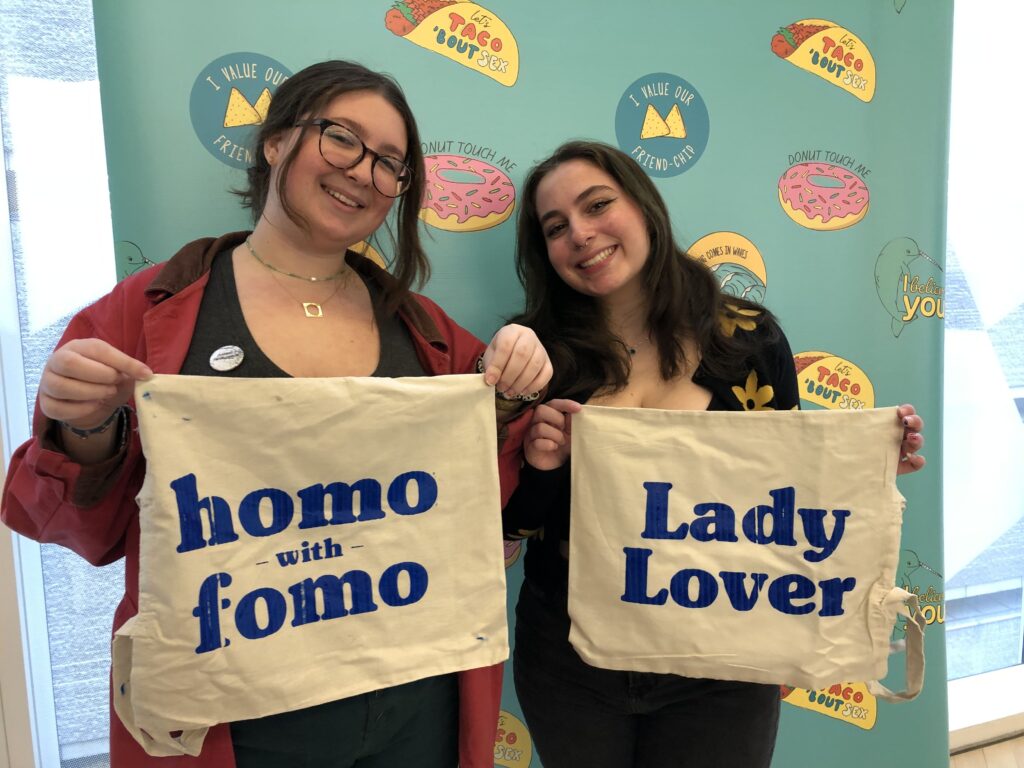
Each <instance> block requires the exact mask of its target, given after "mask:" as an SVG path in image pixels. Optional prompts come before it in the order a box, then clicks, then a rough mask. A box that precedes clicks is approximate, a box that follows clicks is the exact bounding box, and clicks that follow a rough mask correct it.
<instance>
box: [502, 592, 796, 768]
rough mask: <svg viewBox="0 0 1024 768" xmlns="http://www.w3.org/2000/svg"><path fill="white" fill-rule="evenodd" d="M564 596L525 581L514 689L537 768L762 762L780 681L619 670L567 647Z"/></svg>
mask: <svg viewBox="0 0 1024 768" xmlns="http://www.w3.org/2000/svg"><path fill="white" fill-rule="evenodd" d="M568 637H569V616H568V613H567V611H566V608H565V597H564V595H563V596H561V598H560V599H555V600H549V599H545V598H544V597H543V596H542V595H541V594H540V593H539V592H538V591H537V590H536V588H535V587H532V586H531V585H530V583H529V582H528V581H527V582H524V583H523V588H522V590H521V592H520V594H519V604H518V605H517V606H516V644H515V655H514V668H513V672H514V677H515V683H516V694H517V695H518V697H519V703H520V705H521V706H522V709H523V714H524V715H525V718H526V725H527V727H528V728H529V729H530V735H531V736H532V737H533V743H534V747H535V748H536V749H537V754H538V755H539V757H540V759H541V761H542V762H543V764H544V768H582V766H586V768H674V767H676V766H679V768H768V766H769V765H770V764H771V759H772V752H773V751H774V749H775V735H776V732H777V731H778V724H779V701H780V695H779V687H778V686H775V685H758V684H755V683H737V682H727V681H721V680H701V679H695V678H687V677H679V676H678V675H658V674H651V673H646V672H618V671H614V670H606V669H598V668H597V667H591V666H589V665H588V664H586V663H584V662H583V661H582V660H581V659H580V657H579V656H578V655H577V653H576V651H574V650H573V648H572V646H571V645H569V640H568Z"/></svg>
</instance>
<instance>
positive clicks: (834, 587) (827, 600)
mask: <svg viewBox="0 0 1024 768" xmlns="http://www.w3.org/2000/svg"><path fill="white" fill-rule="evenodd" d="M818 586H819V587H821V610H820V611H818V615H819V616H842V615H843V613H844V611H843V594H844V593H846V592H852V591H853V589H854V587H856V586H857V580H856V579H855V578H853V577H852V576H848V577H847V578H845V579H826V580H825V581H819V582H818Z"/></svg>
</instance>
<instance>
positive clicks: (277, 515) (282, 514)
mask: <svg viewBox="0 0 1024 768" xmlns="http://www.w3.org/2000/svg"><path fill="white" fill-rule="evenodd" d="M263 499H270V512H271V521H270V525H264V524H263V518H262V517H260V504H261V503H262V502H263ZM294 514H295V506H294V504H293V503H292V497H291V496H289V495H288V494H287V493H285V492H284V491H282V490H281V489H280V488H261V489H260V490H258V491H252V492H251V493H248V494H246V496H245V498H244V499H242V503H241V504H239V505H238V522H240V523H241V524H242V527H243V528H244V529H245V532H246V533H248V534H249V535H250V536H273V535H274V534H275V533H280V532H281V531H283V530H284V529H285V528H287V527H288V525H289V524H290V523H291V521H292V515H294Z"/></svg>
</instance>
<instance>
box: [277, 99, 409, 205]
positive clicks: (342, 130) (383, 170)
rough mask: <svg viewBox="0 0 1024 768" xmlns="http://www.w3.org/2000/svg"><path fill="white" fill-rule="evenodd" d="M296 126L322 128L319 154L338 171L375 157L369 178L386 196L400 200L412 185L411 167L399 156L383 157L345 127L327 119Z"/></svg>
mask: <svg viewBox="0 0 1024 768" xmlns="http://www.w3.org/2000/svg"><path fill="white" fill-rule="evenodd" d="M295 125H296V126H300V127H302V126H316V127H317V128H319V129H320V155H321V157H323V159H324V160H326V161H327V162H328V163H330V164H331V165H333V166H334V167H335V168H337V169H339V170H342V171H347V170H348V169H349V168H354V167H355V166H357V165H359V163H361V162H362V161H363V158H364V157H366V154H367V153H369V154H370V155H372V156H373V163H372V164H371V165H370V178H372V179H373V186H374V187H376V189H377V191H378V192H380V193H381V194H382V195H384V196H385V197H401V196H402V194H404V193H405V191H406V190H407V189H409V185H410V184H412V168H410V167H409V166H408V165H406V164H405V163H403V162H402V161H401V160H399V159H398V158H397V157H391V156H390V155H382V154H380V153H379V152H375V151H374V150H372V149H370V148H369V147H368V146H366V145H365V144H364V143H363V140H362V139H360V138H359V137H358V136H356V134H354V133H353V132H352V131H351V130H349V129H348V128H346V127H345V126H344V125H339V124H338V123H335V122H334V121H332V120H328V119H326V118H324V117H318V118H316V119H314V120H300V121H299V122H297V123H296V124H295Z"/></svg>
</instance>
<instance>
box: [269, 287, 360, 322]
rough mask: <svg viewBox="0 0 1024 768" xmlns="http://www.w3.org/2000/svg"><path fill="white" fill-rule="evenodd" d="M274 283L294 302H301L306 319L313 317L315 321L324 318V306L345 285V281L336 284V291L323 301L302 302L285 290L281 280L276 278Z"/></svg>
mask: <svg viewBox="0 0 1024 768" xmlns="http://www.w3.org/2000/svg"><path fill="white" fill-rule="evenodd" d="M274 282H275V283H277V284H278V285H279V286H281V289H282V290H283V291H284V292H285V293H287V294H288V295H289V296H290V297H291V298H292V299H293V300H295V301H297V302H299V304H301V305H302V311H303V312H304V313H305V314H306V317H311V318H313V319H314V320H316V319H318V318H321V317H323V316H324V304H326V303H327V302H328V301H330V300H331V299H333V298H334V295H335V294H336V293H337V292H338V291H339V290H341V286H343V285H344V284H345V282H344V281H340V282H338V283H336V284H335V286H334V290H333V291H331V293H330V295H329V296H328V297H327V298H326V299H324V300H323V301H302V300H301V299H299V298H297V297H296V296H295V294H294V293H292V292H291V291H289V290H288V289H287V288H285V286H284V283H282V282H281V281H280V280H277V279H276V278H275V280H274Z"/></svg>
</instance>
